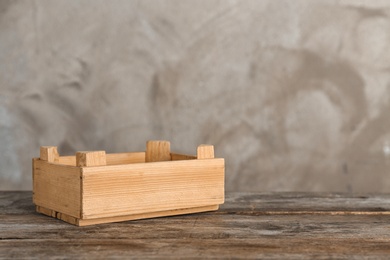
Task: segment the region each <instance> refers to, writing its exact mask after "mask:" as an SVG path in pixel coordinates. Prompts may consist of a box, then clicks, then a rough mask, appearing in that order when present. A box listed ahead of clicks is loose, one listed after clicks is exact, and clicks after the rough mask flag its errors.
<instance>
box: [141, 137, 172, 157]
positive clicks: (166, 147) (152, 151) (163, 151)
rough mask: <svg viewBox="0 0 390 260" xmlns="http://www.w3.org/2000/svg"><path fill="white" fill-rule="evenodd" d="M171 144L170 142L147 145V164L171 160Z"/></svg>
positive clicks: (149, 142)
mask: <svg viewBox="0 0 390 260" xmlns="http://www.w3.org/2000/svg"><path fill="white" fill-rule="evenodd" d="M170 153H171V144H170V143H169V142H168V141H148V142H147V143H146V154H145V162H162V161H170V160H171V154H170Z"/></svg>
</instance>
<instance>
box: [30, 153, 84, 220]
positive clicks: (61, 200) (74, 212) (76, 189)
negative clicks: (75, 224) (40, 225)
mask: <svg viewBox="0 0 390 260" xmlns="http://www.w3.org/2000/svg"><path fill="white" fill-rule="evenodd" d="M80 177H81V173H80V168H77V167H72V166H64V165H58V164H52V163H48V162H46V161H42V160H39V159H34V160H33V185H34V187H33V188H34V198H33V199H34V203H35V204H36V205H38V206H42V207H46V208H49V209H53V210H55V211H58V212H62V213H65V214H67V215H70V216H72V217H80V209H81V182H80Z"/></svg>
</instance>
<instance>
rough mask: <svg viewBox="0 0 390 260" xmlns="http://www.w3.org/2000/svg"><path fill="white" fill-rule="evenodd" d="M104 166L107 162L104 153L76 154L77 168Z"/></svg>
mask: <svg viewBox="0 0 390 260" xmlns="http://www.w3.org/2000/svg"><path fill="white" fill-rule="evenodd" d="M106 164H107V162H106V152H105V151H90V152H77V153H76V166H78V167H83V166H86V167H89V166H103V165H106Z"/></svg>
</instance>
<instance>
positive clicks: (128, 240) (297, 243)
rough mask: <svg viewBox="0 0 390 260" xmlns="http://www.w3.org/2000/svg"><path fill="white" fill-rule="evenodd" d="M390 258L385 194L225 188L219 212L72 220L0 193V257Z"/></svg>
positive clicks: (389, 199)
mask: <svg viewBox="0 0 390 260" xmlns="http://www.w3.org/2000/svg"><path fill="white" fill-rule="evenodd" d="M32 257H35V258H37V259H46V258H47V257H57V258H71V259H73V258H76V257H77V258H87V257H88V258H118V257H119V258H121V257H137V258H144V257H154V258H156V257H157V258H172V257H176V258H182V257H192V258H206V257H211V258H216V257H220V258H265V259H287V258H288V259H313V258H315V259H328V258H338V259H351V258H353V257H355V258H359V259H378V258H383V259H389V258H390V195H377V194H370V195H369V194H365V195H350V194H322V193H321V194H318V193H228V194H227V195H226V202H225V204H224V205H223V206H222V207H221V209H220V210H219V211H217V212H211V213H199V214H193V215H184V216H175V217H165V218H157V219H147V220H138V221H128V222H122V223H111V224H101V225H96V226H87V227H76V226H72V225H70V224H67V223H65V222H62V221H60V220H56V219H53V218H50V217H46V216H44V215H40V214H38V213H35V211H34V205H33V204H32V199H31V192H0V258H32Z"/></svg>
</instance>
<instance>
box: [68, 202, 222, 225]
mask: <svg viewBox="0 0 390 260" xmlns="http://www.w3.org/2000/svg"><path fill="white" fill-rule="evenodd" d="M218 208H219V205H212V206H203V207H194V208H188V209H175V210H166V211H158V212H151V213H142V214H133V215H125V216H115V217H105V218H95V219H80V220H78V221H77V223H76V225H78V226H89V225H96V224H103V223H111V222H122V221H128V220H137V219H147V218H157V217H166V216H174V215H175V216H176V215H184V214H189V213H199V212H207V211H215V210H218ZM66 222H68V221H66ZM71 224H73V223H71Z"/></svg>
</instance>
